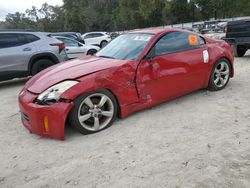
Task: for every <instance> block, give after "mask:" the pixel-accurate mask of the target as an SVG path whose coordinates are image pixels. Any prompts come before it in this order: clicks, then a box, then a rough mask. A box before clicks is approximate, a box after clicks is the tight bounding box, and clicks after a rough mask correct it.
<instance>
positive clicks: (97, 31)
mask: <svg viewBox="0 0 250 188" xmlns="http://www.w3.org/2000/svg"><path fill="white" fill-rule="evenodd" d="M91 33H103V34H106V33H107V32H105V31H92V32H88V33H84V34H83V35H87V34H91Z"/></svg>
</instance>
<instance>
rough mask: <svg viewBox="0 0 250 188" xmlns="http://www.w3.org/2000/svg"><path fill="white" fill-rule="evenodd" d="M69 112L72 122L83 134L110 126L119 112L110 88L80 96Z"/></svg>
mask: <svg viewBox="0 0 250 188" xmlns="http://www.w3.org/2000/svg"><path fill="white" fill-rule="evenodd" d="M74 103H75V106H74V107H73V109H72V110H71V112H70V114H69V122H70V124H71V125H72V126H73V127H74V128H75V129H77V130H78V131H79V132H81V133H82V134H91V133H96V132H99V131H101V130H103V129H106V128H108V127H110V126H111V125H112V123H113V121H114V119H115V117H116V114H117V102H116V99H115V97H114V96H113V95H112V93H110V92H109V91H108V90H97V91H94V92H90V93H88V94H84V95H81V96H79V97H78V98H77V99H76V100H75V101H74Z"/></svg>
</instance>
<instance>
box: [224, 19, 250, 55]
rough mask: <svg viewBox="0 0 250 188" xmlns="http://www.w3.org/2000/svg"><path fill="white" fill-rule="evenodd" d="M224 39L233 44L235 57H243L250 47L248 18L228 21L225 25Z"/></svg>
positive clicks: (249, 21) (249, 23) (249, 22)
mask: <svg viewBox="0 0 250 188" xmlns="http://www.w3.org/2000/svg"><path fill="white" fill-rule="evenodd" d="M225 33H226V37H225V38H224V40H226V41H228V42H229V43H231V44H232V45H233V48H234V54H235V56H236V57H243V56H244V55H245V53H246V51H247V50H248V49H250V19H248V20H237V21H231V22H228V23H227V25H226V26H225Z"/></svg>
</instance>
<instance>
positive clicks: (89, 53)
mask: <svg viewBox="0 0 250 188" xmlns="http://www.w3.org/2000/svg"><path fill="white" fill-rule="evenodd" d="M96 52H97V50H95V49H90V50H89V51H88V52H87V55H95V54H96Z"/></svg>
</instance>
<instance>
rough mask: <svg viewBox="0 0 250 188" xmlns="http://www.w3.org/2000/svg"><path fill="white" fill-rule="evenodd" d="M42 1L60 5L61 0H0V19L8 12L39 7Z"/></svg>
mask: <svg viewBox="0 0 250 188" xmlns="http://www.w3.org/2000/svg"><path fill="white" fill-rule="evenodd" d="M43 3H48V4H49V5H62V4H63V0H0V21H1V20H4V18H5V16H6V15H7V14H8V13H15V12H25V10H26V9H30V8H31V7H32V6H35V7H38V8H40V7H41V6H42V4H43Z"/></svg>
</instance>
